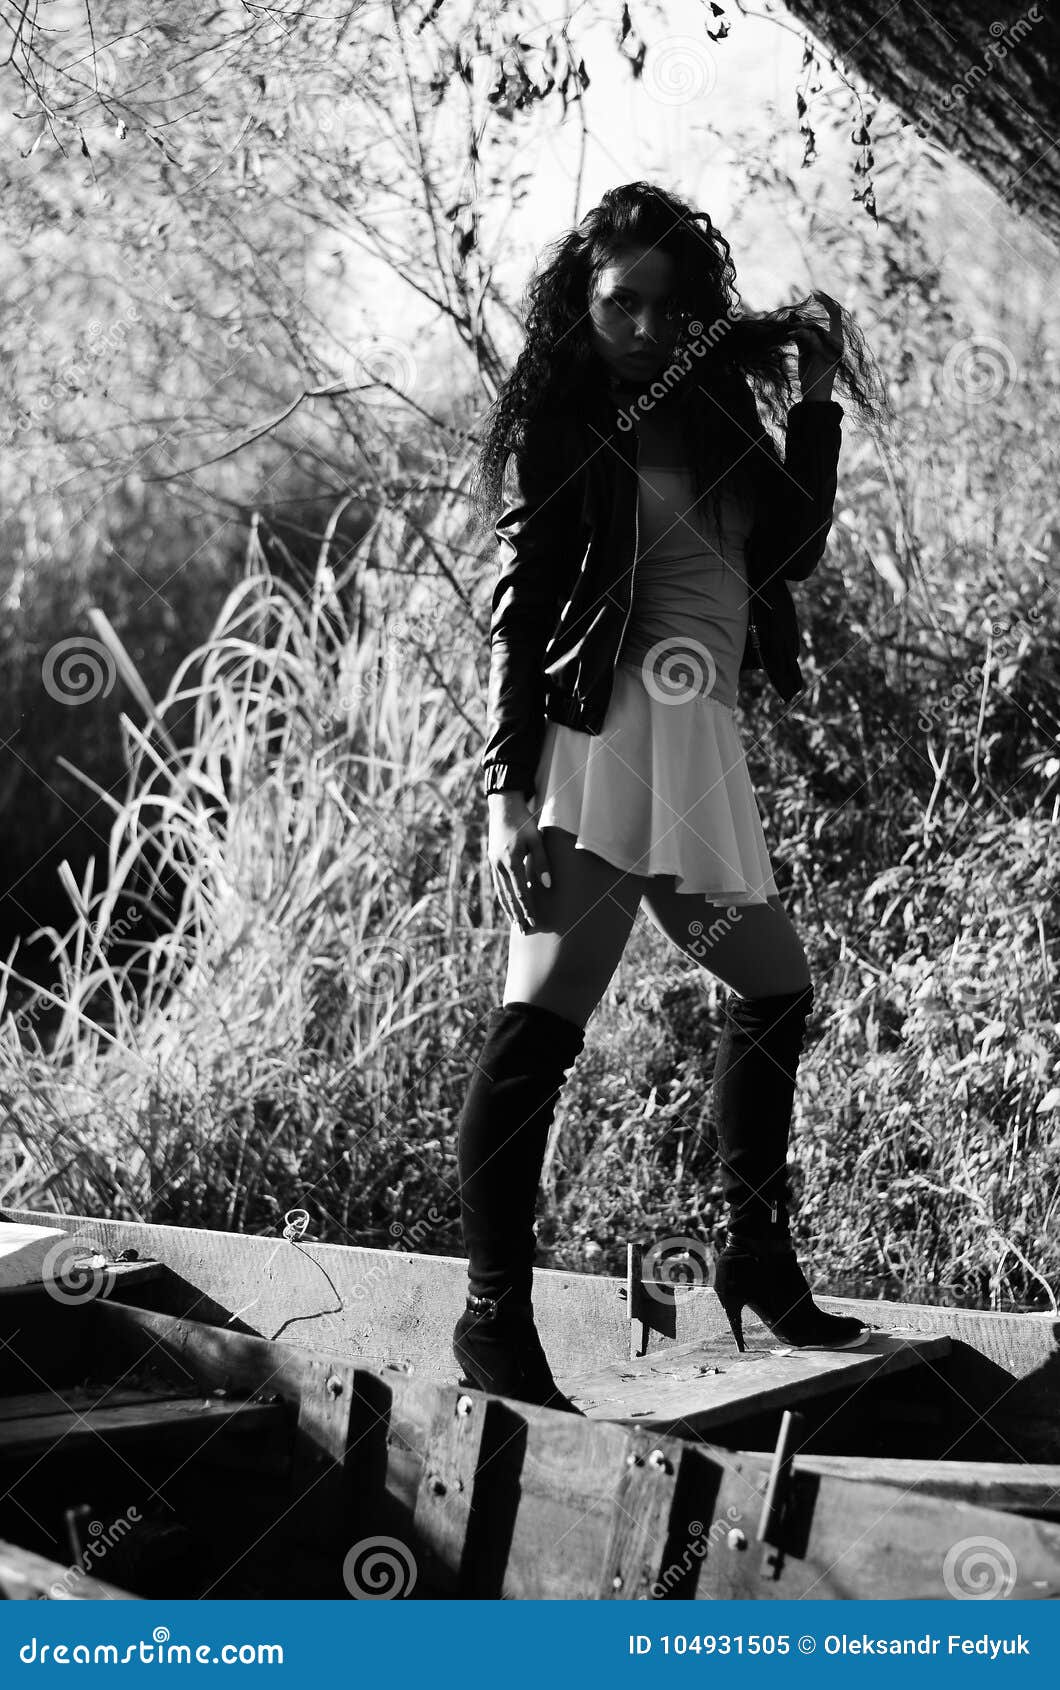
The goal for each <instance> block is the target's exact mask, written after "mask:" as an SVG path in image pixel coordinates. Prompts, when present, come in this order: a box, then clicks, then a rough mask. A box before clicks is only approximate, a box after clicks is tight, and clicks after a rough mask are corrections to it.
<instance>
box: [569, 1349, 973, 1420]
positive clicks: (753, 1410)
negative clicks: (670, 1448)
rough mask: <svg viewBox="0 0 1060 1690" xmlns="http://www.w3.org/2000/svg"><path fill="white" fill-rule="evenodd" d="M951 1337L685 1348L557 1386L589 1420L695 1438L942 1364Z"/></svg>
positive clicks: (576, 1378) (603, 1369)
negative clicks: (856, 1345) (748, 1348)
mask: <svg viewBox="0 0 1060 1690" xmlns="http://www.w3.org/2000/svg"><path fill="white" fill-rule="evenodd" d="M948 1350H949V1339H948V1338H929V1339H922V1338H908V1339H903V1338H891V1337H889V1336H887V1335H885V1334H883V1333H875V1334H873V1335H872V1336H871V1337H870V1338H869V1340H868V1341H867V1342H866V1343H865V1344H864V1345H863V1346H862V1347H861V1348H860V1349H856V1350H784V1349H778V1350H774V1351H764V1350H763V1351H756V1352H746V1353H744V1354H742V1355H741V1354H739V1353H737V1354H736V1355H735V1356H733V1355H731V1354H730V1352H729V1351H728V1350H726V1351H725V1352H724V1357H723V1356H722V1353H721V1352H720V1351H719V1349H718V1347H717V1345H712V1346H710V1347H707V1346H703V1347H695V1348H689V1347H687V1346H685V1347H683V1348H682V1352H681V1354H680V1355H679V1356H666V1355H657V1356H655V1357H650V1358H645V1359H638V1360H636V1361H632V1362H624V1363H614V1364H612V1365H611V1366H610V1367H607V1368H601V1369H599V1370H597V1371H596V1372H595V1373H591V1374H585V1375H581V1376H576V1377H574V1378H571V1377H570V1376H569V1375H568V1376H563V1377H562V1378H561V1379H560V1380H559V1381H558V1383H559V1384H560V1387H561V1389H562V1390H564V1391H566V1392H567V1394H568V1396H570V1397H571V1399H572V1401H574V1402H575V1403H577V1405H578V1407H579V1408H580V1409H581V1410H582V1411H583V1413H584V1414H585V1415H586V1416H588V1417H589V1418H590V1419H594V1420H619V1421H630V1420H633V1421H636V1422H637V1423H638V1424H639V1425H644V1426H650V1427H651V1428H653V1429H654V1430H656V1431H658V1432H669V1433H671V1434H672V1435H674V1436H676V1437H689V1438H694V1437H698V1436H701V1435H703V1434H705V1433H709V1432H711V1431H717V1430H718V1429H719V1428H720V1427H722V1426H725V1425H731V1424H732V1423H733V1422H734V1421H739V1420H740V1419H746V1418H747V1417H748V1416H750V1415H752V1414H760V1413H762V1412H764V1411H765V1410H767V1409H777V1408H786V1407H790V1406H792V1405H793V1404H795V1403H799V1402H805V1401H807V1400H809V1399H810V1398H813V1397H816V1396H821V1395H823V1394H825V1393H827V1392H830V1391H835V1390H840V1389H842V1390H854V1389H857V1388H858V1387H860V1386H864V1385H865V1384H867V1383H868V1382H869V1381H870V1380H872V1379H876V1378H880V1377H882V1376H884V1375H887V1374H892V1373H896V1372H900V1371H902V1370H904V1369H906V1368H910V1367H916V1366H918V1365H919V1364H920V1363H922V1362H923V1361H926V1360H928V1359H941V1358H942V1357H944V1356H945V1355H946V1354H947V1352H948Z"/></svg>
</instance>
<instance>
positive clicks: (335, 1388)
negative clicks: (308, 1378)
mask: <svg viewBox="0 0 1060 1690" xmlns="http://www.w3.org/2000/svg"><path fill="white" fill-rule="evenodd" d="M324 1389H325V1391H327V1393H328V1396H329V1397H341V1395H342V1380H341V1379H340V1378H338V1376H337V1375H336V1374H334V1373H333V1374H332V1375H331V1378H330V1379H329V1380H327V1382H326V1384H325V1386H324Z"/></svg>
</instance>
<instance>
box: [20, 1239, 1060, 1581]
mask: <svg viewBox="0 0 1060 1690" xmlns="http://www.w3.org/2000/svg"><path fill="white" fill-rule="evenodd" d="M6 1218H7V1219H9V1220H11V1221H19V1222H23V1223H27V1224H31V1225H47V1224H49V1222H50V1223H51V1224H53V1225H54V1224H56V1220H55V1217H47V1216H42V1215H29V1214H17V1215H14V1214H9V1215H8V1216H7V1217H6ZM58 1224H61V1225H62V1226H63V1227H65V1228H66V1230H67V1231H68V1232H69V1233H70V1234H71V1235H72V1240H73V1242H72V1244H71V1249H72V1250H89V1251H92V1252H98V1253H99V1255H100V1257H101V1258H102V1261H101V1264H100V1265H97V1268H96V1270H94V1271H95V1274H96V1278H97V1280H98V1283H96V1284H95V1285H93V1286H91V1287H89V1288H88V1289H86V1291H85V1293H84V1294H83V1295H82V1294H80V1293H71V1292H70V1291H67V1292H66V1293H65V1297H64V1298H57V1297H56V1296H55V1295H54V1293H52V1294H49V1291H48V1290H47V1289H43V1288H41V1287H39V1286H30V1287H23V1288H17V1287H9V1288H8V1289H6V1290H3V1291H0V1338H2V1339H3V1341H4V1344H5V1346H6V1347H5V1350H4V1354H5V1357H6V1358H7V1360H8V1367H7V1370H6V1374H5V1377H4V1383H3V1392H4V1396H3V1397H0V1469H2V1473H3V1476H5V1480H6V1483H5V1486H4V1487H0V1488H7V1486H8V1485H10V1483H11V1480H12V1476H13V1475H14V1477H15V1491H14V1494H15V1496H16V1498H17V1499H19V1500H21V1501H22V1503H23V1505H25V1503H26V1501H27V1500H32V1501H33V1502H34V1503H35V1504H36V1505H37V1506H38V1507H40V1506H41V1497H42V1496H46V1500H47V1506H48V1507H49V1508H50V1509H51V1514H50V1516H49V1518H50V1520H51V1522H52V1526H51V1529H52V1531H53V1535H54V1536H56V1537H60V1536H61V1531H60V1517H61V1515H62V1504H63V1502H64V1495H65V1493H64V1492H63V1490H62V1485H63V1482H64V1481H63V1477H62V1475H63V1473H69V1471H70V1470H71V1466H70V1464H71V1460H72V1459H73V1458H74V1457H75V1455H76V1446H77V1444H78V1442H80V1446H81V1460H82V1463H83V1461H84V1453H85V1451H86V1450H88V1451H91V1449H92V1448H93V1445H94V1442H95V1441H98V1442H99V1444H100V1445H101V1446H106V1448H107V1449H108V1451H109V1450H113V1451H114V1452H116V1455H117V1457H118V1459H119V1460H124V1461H125V1462H126V1463H127V1464H131V1466H132V1468H133V1469H134V1470H138V1469H139V1468H140V1466H141V1465H143V1464H144V1463H145V1462H147V1463H148V1464H150V1463H154V1465H151V1466H150V1474H151V1475H152V1476H153V1477H154V1478H155V1479H156V1481H157V1483H158V1489H159V1494H161V1495H163V1496H165V1497H167V1498H171V1506H172V1507H173V1508H174V1509H175V1511H177V1512H182V1513H183V1517H184V1518H185V1520H186V1522H187V1532H188V1534H189V1541H191V1542H193V1543H194V1542H197V1538H196V1534H197V1533H198V1534H199V1535H200V1536H201V1534H202V1533H203V1532H206V1531H212V1532H213V1538H214V1542H213V1544H212V1546H210V1547H211V1548H212V1550H213V1551H216V1553H215V1554H213V1558H212V1559H211V1558H210V1556H206V1559H207V1560H208V1561H209V1564H210V1569H212V1568H213V1567H214V1566H215V1564H216V1561H217V1554H220V1557H221V1561H222V1562H224V1568H223V1573H222V1576H221V1577H220V1578H213V1580H212V1584H211V1588H210V1589H197V1590H191V1591H188V1590H186V1589H185V1588H184V1587H182V1586H181V1587H179V1588H178V1586H179V1580H178V1581H177V1583H176V1584H173V1583H171V1584H170V1585H169V1586H167V1587H166V1588H167V1590H168V1593H169V1594H185V1593H187V1594H200V1595H209V1594H215V1595H219V1594H248V1593H253V1594H257V1595H268V1594H280V1595H303V1596H308V1595H313V1596H319V1595H326V1596H335V1597H336V1598H348V1597H349V1596H350V1595H366V1594H379V1593H380V1592H371V1591H369V1590H368V1588H367V1586H362V1587H361V1588H358V1581H359V1580H368V1579H370V1578H373V1577H374V1578H377V1579H378V1578H379V1577H383V1578H391V1579H392V1580H393V1581H395V1587H394V1589H393V1590H392V1591H389V1592H388V1591H384V1592H382V1593H383V1594H405V1595H409V1596H412V1597H419V1596H434V1597H438V1596H449V1597H521V1598H538V1597H548V1598H566V1599H571V1598H584V1597H593V1598H600V1599H605V1600H606V1599H610V1598H613V1597H615V1596H619V1597H629V1596H636V1597H644V1598H649V1599H658V1598H660V1597H663V1598H666V1597H682V1598H704V1599H717V1598H719V1597H732V1596H735V1597H740V1598H744V1599H757V1600H762V1599H766V1600H768V1599H776V1598H790V1597H796V1596H797V1597H844V1598H847V1597H887V1598H896V1597H908V1596H916V1597H939V1598H947V1597H954V1596H961V1595H965V1594H979V1593H980V1592H978V1591H976V1590H975V1589H973V1588H972V1586H973V1585H974V1583H975V1580H976V1579H979V1580H980V1581H982V1579H983V1578H986V1580H987V1582H988V1583H992V1584H994V1585H996V1589H991V1590H988V1591H987V1592H986V1593H987V1594H996V1595H1002V1596H1006V1597H1028V1596H1033V1597H1048V1596H1055V1595H1057V1594H1060V1506H1058V1499H1060V1461H1058V1462H1057V1464H1056V1465H1055V1466H1054V1465H1052V1464H1051V1460H1050V1457H1051V1456H1057V1455H1060V1451H1057V1448H1056V1443H1055V1439H1056V1415H1055V1412H1054V1409H1052V1408H1051V1407H1050V1396H1049V1390H1050V1389H1051V1390H1052V1391H1053V1392H1054V1393H1055V1390H1056V1366H1057V1364H1056V1331H1055V1324H1054V1323H1053V1322H1052V1320H1051V1319H1049V1318H1048V1317H1041V1316H1000V1315H986V1314H983V1315H980V1314H976V1313H974V1312H973V1311H961V1310H957V1311H954V1310H942V1309H922V1308H916V1309H910V1308H908V1307H901V1306H899V1305H886V1304H871V1305H862V1304H851V1303H849V1302H843V1301H840V1300H834V1299H827V1300H826V1301H827V1304H828V1306H829V1307H834V1308H836V1309H840V1308H857V1309H858V1310H859V1311H861V1312H864V1313H865V1314H866V1316H867V1317H868V1318H871V1319H872V1320H873V1322H874V1324H876V1325H877V1326H878V1327H880V1328H881V1331H880V1332H879V1334H878V1335H877V1336H876V1337H875V1338H874V1340H873V1344H872V1345H871V1346H870V1347H869V1348H868V1349H867V1351H866V1352H865V1353H864V1354H860V1353H859V1352H857V1351H851V1352H843V1353H841V1354H838V1355H836V1354H832V1355H824V1356H822V1355H821V1354H820V1353H818V1354H817V1355H816V1356H814V1357H810V1356H807V1355H791V1354H789V1355H786V1356H785V1355H776V1354H774V1353H773V1351H774V1349H775V1346H773V1345H772V1343H771V1340H769V1338H768V1335H767V1334H764V1333H762V1332H761V1331H760V1330H759V1333H758V1335H757V1337H756V1338H755V1340H754V1345H753V1348H752V1351H751V1353H750V1354H749V1356H748V1357H746V1358H742V1357H738V1356H736V1354H735V1352H734V1351H733V1350H732V1349H731V1345H727V1346H725V1347H724V1348H723V1330H724V1329H723V1326H722V1317H721V1314H720V1310H719V1309H718V1308H717V1305H716V1299H714V1297H713V1293H711V1292H710V1291H707V1290H702V1291H693V1292H689V1293H681V1294H678V1295H676V1296H674V1297H672V1299H667V1298H665V1297H661V1296H659V1295H658V1293H659V1291H660V1290H661V1288H659V1287H652V1288H651V1293H650V1296H649V1297H648V1299H647V1300H648V1301H649V1302H650V1303H651V1304H652V1308H651V1310H650V1311H649V1315H648V1318H647V1319H645V1316H644V1313H643V1311H642V1309H641V1308H640V1306H639V1305H640V1302H641V1299H640V1298H639V1297H638V1295H637V1293H636V1290H634V1295H633V1299H632V1300H633V1301H634V1302H635V1303H637V1304H638V1312H637V1324H638V1326H639V1325H640V1323H641V1322H642V1321H643V1322H644V1326H643V1329H642V1330H643V1334H644V1338H645V1353H644V1355H643V1356H639V1357H634V1358H632V1359H631V1358H630V1355H629V1332H630V1323H629V1320H628V1318H627V1307H628V1304H629V1302H630V1300H631V1299H630V1287H629V1286H628V1285H624V1284H623V1283H622V1282H619V1281H615V1280H607V1279H599V1280H594V1279H584V1278H580V1277H579V1276H575V1275H565V1274H552V1273H539V1274H538V1276H537V1279H536V1283H535V1306H536V1307H537V1309H538V1315H539V1324H540V1325H541V1327H542V1331H543V1333H544V1335H545V1339H546V1344H547V1345H548V1348H549V1353H550V1356H552V1357H554V1358H555V1365H556V1370H557V1374H558V1375H559V1376H560V1377H561V1378H562V1380H563V1383H564V1384H565V1386H566V1388H568V1389H570V1388H572V1386H573V1387H574V1394H575V1396H576V1400H577V1398H578V1396H579V1395H580V1396H581V1398H582V1400H583V1403H584V1406H585V1407H586V1410H587V1417H586V1418H581V1417H577V1416H571V1415H559V1414H554V1413H551V1412H549V1411H547V1410H542V1409H534V1408H531V1407H528V1406H527V1405H524V1404H519V1403H514V1402H511V1401H507V1400H505V1399H501V1398H497V1397H491V1396H486V1395H484V1394H482V1393H480V1392H475V1391H461V1390H460V1388H459V1387H458V1386H457V1385H456V1384H455V1382H454V1380H455V1366H454V1364H453V1362H452V1359H451V1355H450V1352H449V1340H450V1335H451V1331H452V1323H453V1320H454V1319H455V1317H456V1313H457V1312H458V1309H459V1306H460V1303H461V1300H462V1295H463V1287H464V1273H465V1264H464V1263H463V1262H462V1261H459V1260H452V1259H444V1258H442V1259H440V1258H433V1257H424V1256H420V1255H415V1254H413V1253H411V1252H404V1251H401V1252H398V1251H395V1252H377V1251H363V1250H347V1249H344V1248H342V1247H339V1246H329V1245H314V1244H307V1243H304V1242H298V1243H294V1242H291V1241H286V1240H282V1239H280V1240H277V1239H275V1238H242V1237H236V1236H230V1235H226V1234H217V1233H201V1232H195V1231H191V1230H184V1229H179V1228H159V1227H139V1226H135V1225H133V1224H131V1223H119V1222H108V1221H104V1220H95V1219H92V1218H84V1219H78V1220H76V1221H74V1220H69V1219H64V1220H62V1221H61V1222H59V1223H58ZM129 1252H135V1254H136V1257H137V1260H136V1261H134V1262H132V1263H129V1262H126V1263H125V1264H118V1263H117V1261H116V1258H117V1257H118V1256H120V1255H122V1254H123V1253H124V1254H126V1255H127V1254H128V1253H129ZM152 1262H153V1263H156V1264H158V1265H157V1266H154V1267H152V1266H150V1265H149V1264H150V1263H152ZM89 1290H90V1291H91V1292H92V1293H93V1294H91V1295H90V1294H88V1293H89ZM822 1300H825V1299H822ZM136 1305H140V1306H136ZM656 1310H657V1311H658V1312H657V1314H656V1312H655V1311H656ZM869 1310H871V1311H872V1312H871V1315H869ZM902 1328H907V1329H910V1330H907V1331H902V1330H901V1329H902ZM86 1370H88V1372H89V1373H91V1375H92V1379H91V1380H90V1381H89V1384H88V1386H87V1387H86ZM715 1370H716V1371H715ZM147 1375H150V1379H149V1381H148V1386H147V1387H144V1388H149V1390H150V1392H151V1393H153V1395H152V1398H151V1401H150V1402H148V1401H146V1400H145V1401H142V1402H139V1401H137V1400H136V1396H135V1391H134V1393H133V1400H132V1401H125V1402H123V1401H122V1400H121V1389H122V1382H123V1381H125V1383H126V1387H127V1382H128V1380H129V1379H130V1378H132V1379H133V1380H134V1381H137V1382H139V1381H140V1380H141V1378H144V1377H147ZM1043 1386H1044V1387H1046V1388H1045V1389H1044V1390H1043V1389H1042V1388H1041V1387H1043ZM78 1388H80V1389H81V1390H82V1392H83V1391H84V1390H85V1389H86V1388H88V1389H90V1390H94V1391H95V1393H96V1395H95V1397H94V1398H93V1400H92V1401H90V1402H87V1403H86V1400H85V1398H84V1396H83V1395H82V1396H80V1397H79V1396H78V1395H77V1391H78ZM216 1393H223V1394H222V1395H217V1394H216ZM635 1399H636V1400H635ZM1053 1402H1054V1403H1055V1398H1054V1399H1053ZM645 1409H646V1410H647V1412H646V1413H645V1412H644V1410H645ZM785 1413H787V1414H788V1416H789V1421H788V1424H789V1425H790V1424H791V1423H792V1422H791V1420H790V1416H791V1415H793V1414H797V1415H798V1416H799V1418H800V1420H801V1422H802V1427H801V1431H802V1435H801V1438H800V1441H799V1445H798V1448H797V1450H796V1451H795V1453H794V1455H789V1456H786V1457H785V1458H783V1459H780V1458H779V1457H780V1452H779V1451H778V1450H775V1449H773V1448H772V1445H773V1444H774V1443H775V1442H776V1438H777V1433H778V1430H780V1429H782V1425H783V1422H782V1416H783V1415H784V1414H785ZM86 1421H87V1426H86ZM49 1422H51V1424H50V1425H49ZM13 1428H14V1430H13ZM675 1429H677V1430H679V1431H680V1432H682V1433H683V1434H684V1435H680V1436H679V1435H675ZM1021 1446H1022V1447H1021ZM1031 1452H1033V1453H1031ZM955 1457H959V1459H955ZM987 1457H990V1458H991V1459H990V1460H989V1461H987V1460H986V1458H987ZM1020 1457H1022V1459H1020ZM1032 1462H1033V1463H1034V1465H1031V1463H1032ZM64 1463H65V1466H64V1465H63V1464H64ZM167 1466H171V1467H172V1468H173V1469H174V1470H175V1473H176V1477H175V1479H174V1480H173V1481H172V1482H166V1481H165V1473H164V1469H165V1468H166V1467H167ZM60 1470H61V1471H60ZM108 1471H109V1474H110V1477H109V1478H108V1480H107V1484H109V1485H110V1486H111V1489H110V1490H106V1488H105V1486H104V1490H105V1500H106V1505H107V1506H108V1507H111V1508H112V1509H116V1508H117V1507H118V1505H119V1504H120V1503H121V1501H122V1499H123V1497H125V1498H126V1500H127V1495H128V1494H131V1491H130V1489H129V1487H130V1486H131V1485H132V1481H131V1480H128V1481H126V1482H125V1490H124V1491H123V1489H122V1483H121V1480H120V1478H115V1477H114V1475H115V1473H120V1469H119V1468H118V1467H117V1466H116V1465H115V1464H114V1463H111V1466H110V1468H109V1469H108ZM20 1474H21V1475H22V1476H21V1478H20V1477H19V1475H20ZM49 1474H57V1475H59V1476H58V1477H55V1478H52V1479H49V1478H48V1475H49ZM248 1476H252V1482H248ZM45 1480H47V1482H45ZM20 1484H21V1485H22V1487H23V1489H22V1490H21V1491H20V1490H19V1489H18V1486H19V1485H20ZM102 1484H103V1481H102V1480H101V1485H102ZM27 1485H29V1486H31V1487H32V1486H33V1485H36V1486H37V1490H36V1491H35V1492H34V1493H33V1496H32V1498H30V1493H29V1492H28V1491H27V1490H26V1489H25V1488H24V1487H25V1486H27ZM133 1488H135V1487H133ZM222 1495H223V1496H224V1497H226V1498H227V1499H228V1501H227V1507H221V1508H220V1509H219V1506H218V1504H219V1500H220V1499H221V1497H222ZM767 1500H768V1507H767V1506H766V1503H767ZM93 1505H94V1506H97V1507H101V1506H102V1504H101V1503H100V1501H99V1500H98V1499H97V1500H96V1501H95V1502H94V1504H93ZM31 1512H32V1510H31ZM229 1516H230V1517H231V1518H230V1526H226V1530H225V1532H224V1533H219V1528H218V1525H217V1522H218V1519H219V1518H222V1517H223V1518H226V1519H228V1518H229ZM16 1519H17V1517H16V1516H15V1515H14V1514H13V1513H12V1512H11V1511H10V1510H9V1511H8V1512H7V1513H6V1514H5V1513H2V1512H0V1536H4V1535H6V1536H7V1537H8V1538H14V1537H15V1533H16ZM210 1522H212V1525H211V1524H210ZM219 1538H224V1539H225V1541H224V1542H223V1543H222V1542H220V1541H219ZM132 1541H133V1540H132V1538H130V1543H132ZM984 1545H985V1546H986V1548H985V1549H984V1548H983V1546H984ZM976 1546H978V1548H977V1547H976ZM48 1552H49V1549H48V1545H47V1544H45V1543H43V1542H36V1543H34V1542H30V1541H29V1539H28V1538H27V1537H26V1535H25V1534H23V1536H22V1537H21V1538H16V1539H15V1542H14V1544H11V1543H9V1544H8V1546H7V1547H6V1549H0V1588H4V1589H7V1590H8V1591H9V1593H10V1594H19V1593H20V1589H19V1588H17V1587H19V1585H20V1581H21V1593H23V1594H24V1593H25V1592H26V1590H27V1589H29V1588H30V1587H31V1585H32V1582H33V1578H34V1576H36V1577H37V1578H38V1580H39V1578H40V1577H41V1576H42V1575H41V1574H40V1568H39V1565H38V1566H37V1571H36V1574H34V1570H33V1566H29V1565H28V1564H21V1566H22V1570H21V1573H18V1572H17V1569H16V1572H14V1573H12V1571H11V1565H12V1557H14V1558H15V1561H16V1562H17V1560H18V1555H19V1554H20V1553H23V1554H25V1555H27V1556H30V1557H33V1556H36V1557H37V1558H38V1561H39V1559H40V1557H42V1556H45V1557H46V1556H47V1555H48ZM52 1553H53V1554H54V1549H53V1550H52ZM198 1553H201V1554H205V1550H203V1549H202V1546H201V1545H200V1546H199V1551H198ZM189 1554H190V1560H191V1562H192V1564H193V1565H194V1564H195V1562H196V1553H191V1552H189ZM977 1556H978V1559H976V1557H977ZM984 1557H985V1559H984ZM373 1558H374V1559H373ZM147 1559H148V1561H149V1560H150V1556H148V1557H147ZM359 1560H360V1561H361V1562H363V1563H364V1565H363V1566H359ZM132 1564H133V1569H134V1576H133V1584H132V1586H130V1585H129V1583H128V1582H127V1583H126V1585H125V1586H124V1588H126V1589H130V1592H131V1594H133V1595H142V1594H152V1593H155V1591H156V1589H157V1587H154V1588H152V1587H151V1582H150V1577H151V1576H154V1577H156V1578H157V1577H158V1576H160V1575H159V1572H158V1566H157V1564H156V1566H155V1571H154V1573H153V1574H151V1575H150V1576H148V1577H146V1579H144V1578H142V1579H141V1581H140V1585H139V1587H136V1584H135V1558H134V1561H133V1563H132ZM34 1565H36V1563H34ZM117 1566H118V1559H115V1562H114V1567H113V1570H112V1569H108V1568H107V1567H106V1565H105V1564H104V1565H103V1566H101V1567H100V1568H98V1569H95V1568H94V1569H93V1573H94V1574H97V1575H98V1577H99V1578H100V1579H101V1580H106V1579H109V1578H113V1580H114V1584H115V1585H116V1586H118V1587H122V1580H121V1579H120V1578H118V1577H117V1576H116V1570H117ZM5 1569H6V1570H5ZM185 1571H186V1569H185ZM180 1576H181V1577H184V1576H185V1574H184V1573H182V1574H181V1575H180ZM211 1577H212V1572H211ZM962 1581H963V1584H962ZM208 1582H209V1581H208ZM965 1585H966V1586H967V1588H964V1586H965Z"/></svg>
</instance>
